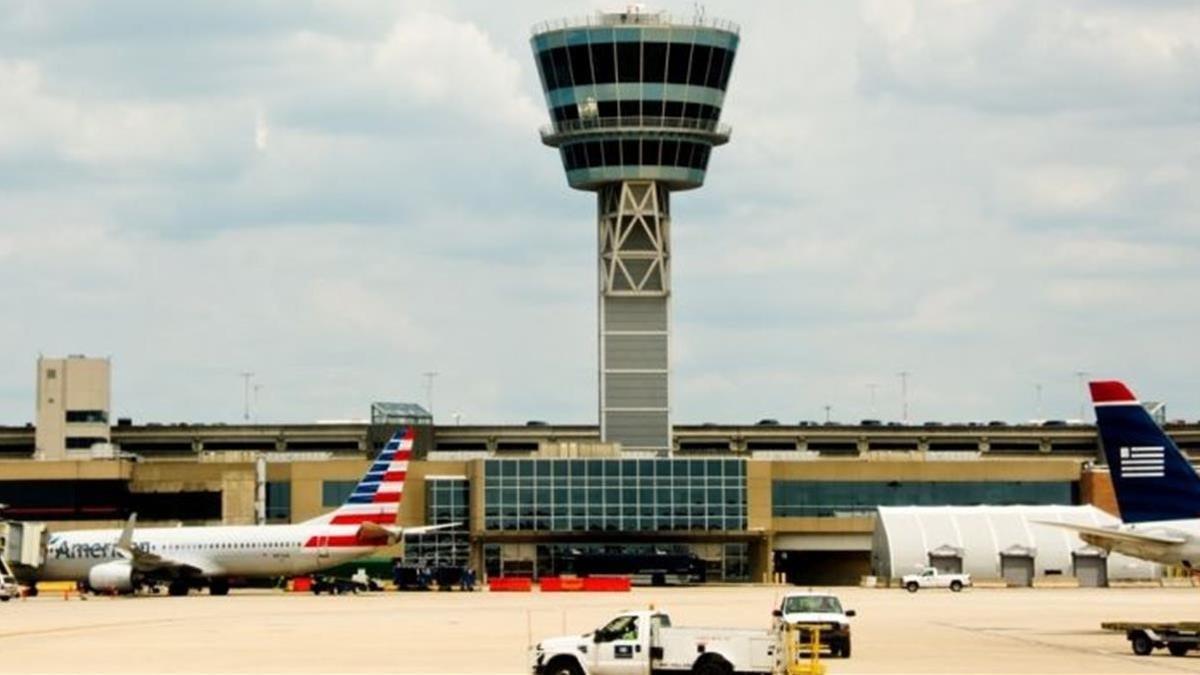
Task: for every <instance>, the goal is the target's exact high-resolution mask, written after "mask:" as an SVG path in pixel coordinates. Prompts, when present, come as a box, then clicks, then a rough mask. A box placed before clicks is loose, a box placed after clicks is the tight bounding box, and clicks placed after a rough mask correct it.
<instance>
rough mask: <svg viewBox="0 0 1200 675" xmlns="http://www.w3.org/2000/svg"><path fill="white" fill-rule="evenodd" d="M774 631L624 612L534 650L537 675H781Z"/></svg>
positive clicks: (637, 612)
mask: <svg viewBox="0 0 1200 675" xmlns="http://www.w3.org/2000/svg"><path fill="white" fill-rule="evenodd" d="M778 648H779V637H778V634H777V633H776V632H774V631H769V630H754V629H740V628H696V627H679V626H673V625H672V624H671V617H670V615H668V614H667V613H665V612H660V611H655V610H653V609H649V610H641V611H628V612H622V613H620V614H618V615H617V616H616V617H614V618H613V619H612V620H611V621H609V622H608V623H606V624H605V625H604V626H602V627H600V628H597V629H596V630H595V631H593V632H591V633H585V634H583V635H568V636H563V637H555V638H549V639H546V640H542V641H541V642H539V643H538V644H537V645H536V646H535V647H534V649H533V653H532V654H531V660H532V661H533V663H532V667H533V673H534V675H657V674H659V673H694V674H695V675H732V674H733V673H739V674H740V673H762V674H766V673H775V672H779V668H780V663H781V662H780V660H779V659H778V658H777V656H778V655H777V650H778Z"/></svg>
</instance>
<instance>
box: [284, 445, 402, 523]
mask: <svg viewBox="0 0 1200 675" xmlns="http://www.w3.org/2000/svg"><path fill="white" fill-rule="evenodd" d="M414 438H415V434H414V433H413V429H412V427H404V428H401V429H399V430H398V431H396V433H395V435H393V436H392V438H391V440H389V441H388V442H387V443H386V444H384V446H383V449H382V450H380V452H379V455H378V456H377V457H376V458H375V461H374V462H372V463H371V466H370V467H368V468H367V473H366V474H365V475H363V477H362V479H361V480H360V481H358V484H357V485H355V486H354V490H353V491H352V492H351V493H350V496H348V497H347V498H346V501H345V502H344V503H343V504H342V505H341V506H339V507H338V508H337V509H336V510H334V511H332V512H330V513H326V514H324V515H321V516H318V517H316V518H313V519H312V520H309V521H307V522H306V523H305V524H306V525H320V524H326V525H365V524H374V525H383V526H389V525H395V524H396V516H397V515H398V514H399V512H400V500H401V498H403V496H404V483H405V480H406V478H407V477H408V462H409V460H410V459H411V458H412V448H413V440H414Z"/></svg>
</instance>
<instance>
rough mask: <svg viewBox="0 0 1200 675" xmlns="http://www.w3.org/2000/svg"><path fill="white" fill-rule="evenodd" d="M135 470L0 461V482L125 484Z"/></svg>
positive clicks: (119, 464)
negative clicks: (82, 481)
mask: <svg viewBox="0 0 1200 675" xmlns="http://www.w3.org/2000/svg"><path fill="white" fill-rule="evenodd" d="M135 466H137V465H135V464H134V463H133V462H127V461H116V460H110V461H104V462H92V461H88V460H72V459H64V460H49V461H45V462H31V461H29V460H27V459H14V460H0V480H129V479H130V478H132V476H133V471H134V467H135ZM188 466H193V465H191V464H189V465H188Z"/></svg>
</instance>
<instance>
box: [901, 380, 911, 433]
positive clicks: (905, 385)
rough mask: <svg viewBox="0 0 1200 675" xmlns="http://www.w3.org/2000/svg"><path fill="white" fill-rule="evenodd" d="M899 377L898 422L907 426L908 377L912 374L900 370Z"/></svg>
mask: <svg viewBox="0 0 1200 675" xmlns="http://www.w3.org/2000/svg"><path fill="white" fill-rule="evenodd" d="M898 375H899V376H900V421H901V422H903V423H904V424H908V376H909V375H912V373H910V372H908V371H907V370H902V371H900V372H899V373H898Z"/></svg>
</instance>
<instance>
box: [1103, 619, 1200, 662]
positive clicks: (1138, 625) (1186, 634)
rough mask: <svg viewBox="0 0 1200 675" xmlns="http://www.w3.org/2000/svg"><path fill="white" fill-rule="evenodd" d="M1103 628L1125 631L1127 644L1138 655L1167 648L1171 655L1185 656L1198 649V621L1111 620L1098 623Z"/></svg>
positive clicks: (1199, 634)
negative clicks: (1147, 621)
mask: <svg viewBox="0 0 1200 675" xmlns="http://www.w3.org/2000/svg"><path fill="white" fill-rule="evenodd" d="M1100 627H1101V628H1103V629H1104V630H1115V631H1121V632H1124V633H1125V637H1126V639H1128V640H1129V646H1130V647H1131V648H1133V653H1134V654H1137V655H1138V656H1149V655H1150V653H1151V652H1153V651H1154V650H1155V649H1162V648H1163V647H1166V648H1167V651H1168V652H1170V653H1171V656H1187V653H1188V652H1189V651H1191V650H1193V649H1200V622H1195V621H1183V622H1172V623H1143V622H1132V621H1111V622H1106V623H1102V624H1100Z"/></svg>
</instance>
